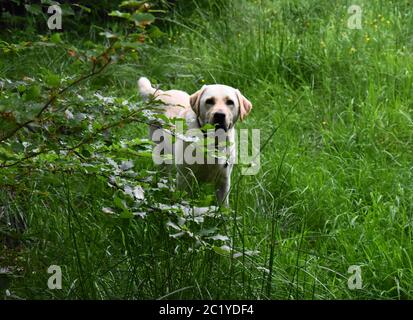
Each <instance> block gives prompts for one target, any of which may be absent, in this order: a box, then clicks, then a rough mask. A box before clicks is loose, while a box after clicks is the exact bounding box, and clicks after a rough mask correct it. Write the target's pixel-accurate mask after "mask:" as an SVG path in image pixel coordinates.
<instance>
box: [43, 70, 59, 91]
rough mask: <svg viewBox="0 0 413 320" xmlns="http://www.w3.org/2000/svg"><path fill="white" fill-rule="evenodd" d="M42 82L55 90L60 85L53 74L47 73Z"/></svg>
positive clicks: (57, 77)
mask: <svg viewBox="0 0 413 320" xmlns="http://www.w3.org/2000/svg"><path fill="white" fill-rule="evenodd" d="M44 81H45V82H46V84H47V85H48V86H51V87H53V88H56V87H58V86H59V85H60V77H59V76H58V75H57V74H54V73H48V74H47V75H46V76H45V78H44Z"/></svg>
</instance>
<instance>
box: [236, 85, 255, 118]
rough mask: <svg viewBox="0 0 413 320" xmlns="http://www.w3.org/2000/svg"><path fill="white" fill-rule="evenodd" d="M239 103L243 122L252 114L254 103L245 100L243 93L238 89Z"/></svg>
mask: <svg viewBox="0 0 413 320" xmlns="http://www.w3.org/2000/svg"><path fill="white" fill-rule="evenodd" d="M235 92H236V94H237V98H238V102H239V118H240V120H241V121H243V120H244V118H245V117H246V116H247V115H248V114H249V113H250V112H251V109H252V103H251V102H250V101H249V100H248V99H247V98H245V97H244V96H243V95H242V94H241V92H240V91H239V90H238V89H237V90H235Z"/></svg>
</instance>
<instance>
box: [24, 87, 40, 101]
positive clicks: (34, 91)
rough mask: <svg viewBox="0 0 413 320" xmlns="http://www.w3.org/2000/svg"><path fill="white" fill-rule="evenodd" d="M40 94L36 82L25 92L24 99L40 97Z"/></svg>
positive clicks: (29, 99)
mask: <svg viewBox="0 0 413 320" xmlns="http://www.w3.org/2000/svg"><path fill="white" fill-rule="evenodd" d="M40 94H41V89H40V86H39V85H37V84H35V85H32V86H30V88H29V89H28V90H27V91H26V93H25V100H26V101H31V100H36V99H37V98H38V97H40Z"/></svg>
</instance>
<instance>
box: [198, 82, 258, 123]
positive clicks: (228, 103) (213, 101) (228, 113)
mask: <svg viewBox="0 0 413 320" xmlns="http://www.w3.org/2000/svg"><path fill="white" fill-rule="evenodd" d="M190 102H191V107H192V110H194V112H195V113H196V114H197V116H198V119H199V120H200V122H201V125H205V124H207V123H209V124H212V125H214V126H215V129H224V130H225V131H228V130H229V129H231V128H232V127H233V126H234V125H235V122H236V121H237V120H238V118H239V119H240V120H241V121H242V120H244V118H245V117H246V116H247V115H248V113H249V112H250V111H251V109H252V104H251V102H250V101H249V100H248V99H247V98H245V97H244V96H243V95H242V94H241V92H239V90H237V89H234V88H232V87H229V86H225V85H221V84H213V85H205V86H203V87H202V88H201V89H200V90H198V91H197V92H195V93H194V94H192V95H191V97H190Z"/></svg>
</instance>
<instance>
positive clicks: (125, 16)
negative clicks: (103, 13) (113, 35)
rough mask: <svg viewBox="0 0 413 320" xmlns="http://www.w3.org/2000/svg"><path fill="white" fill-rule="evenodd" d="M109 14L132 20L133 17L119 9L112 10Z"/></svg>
mask: <svg viewBox="0 0 413 320" xmlns="http://www.w3.org/2000/svg"><path fill="white" fill-rule="evenodd" d="M108 15H109V16H111V17H117V18H122V19H128V20H130V18H131V15H130V13H127V12H120V11H118V10H115V11H112V12H110V13H109V14H108Z"/></svg>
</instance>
